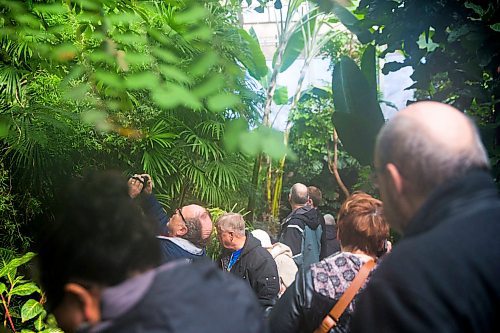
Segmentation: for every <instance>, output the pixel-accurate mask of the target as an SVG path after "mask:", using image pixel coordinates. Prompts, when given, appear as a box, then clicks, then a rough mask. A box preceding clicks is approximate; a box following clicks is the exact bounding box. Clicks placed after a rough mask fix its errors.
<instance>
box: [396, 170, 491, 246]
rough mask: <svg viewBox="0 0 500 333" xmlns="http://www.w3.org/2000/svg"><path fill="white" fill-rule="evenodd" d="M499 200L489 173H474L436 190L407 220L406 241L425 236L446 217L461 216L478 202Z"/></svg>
mask: <svg viewBox="0 0 500 333" xmlns="http://www.w3.org/2000/svg"><path fill="white" fill-rule="evenodd" d="M495 197H498V192H497V189H496V187H495V184H494V183H493V180H492V178H491V176H490V174H489V172H487V171H484V170H473V171H470V172H468V173H467V174H465V175H464V176H463V177H460V178H458V179H455V180H452V181H449V182H446V183H445V184H443V185H441V186H439V187H438V188H437V189H435V190H434V191H433V192H431V194H430V195H429V197H428V198H427V199H426V200H425V202H424V204H423V205H422V207H421V208H420V209H419V210H418V211H417V213H416V214H415V216H414V217H413V218H412V219H411V220H410V222H409V224H408V227H407V228H406V230H405V237H412V236H415V235H418V234H420V233H423V232H426V231H428V230H430V229H432V228H434V227H435V226H437V225H438V224H440V223H441V222H442V221H443V220H445V219H448V218H449V217H452V216H456V215H457V214H462V213H463V212H464V211H467V210H468V209H470V207H471V206H472V205H476V204H477V202H478V201H482V200H484V199H487V198H495ZM467 207H469V208H467Z"/></svg>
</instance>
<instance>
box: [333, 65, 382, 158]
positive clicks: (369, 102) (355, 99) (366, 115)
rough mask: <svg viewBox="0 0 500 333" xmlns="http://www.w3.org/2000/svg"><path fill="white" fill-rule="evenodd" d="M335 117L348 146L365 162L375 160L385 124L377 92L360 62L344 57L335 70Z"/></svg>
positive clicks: (338, 128)
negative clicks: (375, 150)
mask: <svg viewBox="0 0 500 333" xmlns="http://www.w3.org/2000/svg"><path fill="white" fill-rule="evenodd" d="M332 87H333V102H334V105H335V112H334V113H333V116H332V119H333V124H334V125H335V128H336V129H337V132H338V134H339V137H340V140H341V141H342V145H343V146H344V148H345V149H346V150H347V151H348V152H349V153H350V154H351V155H352V156H354V157H355V158H356V159H357V160H358V161H359V163H361V164H362V165H369V164H371V163H372V162H373V150H374V147H375V139H376V136H377V134H378V132H379V130H380V128H381V127H382V125H383V124H384V116H383V114H382V110H381V109H380V105H379V103H378V100H377V91H376V89H375V88H373V87H371V86H370V85H369V84H368V81H367V80H366V78H365V76H364V75H363V73H362V72H361V70H360V69H359V68H358V66H357V65H356V63H355V62H354V61H353V60H352V59H350V58H348V57H343V58H342V59H341V60H340V62H339V63H338V64H337V65H336V66H335V68H334V70H333V80H332Z"/></svg>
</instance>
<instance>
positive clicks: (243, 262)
mask: <svg viewBox="0 0 500 333" xmlns="http://www.w3.org/2000/svg"><path fill="white" fill-rule="evenodd" d="M231 254H232V252H231V251H227V250H224V251H223V252H222V255H221V257H220V259H219V265H220V267H221V268H223V269H227V264H228V263H229V260H230V258H231ZM231 273H232V274H234V275H236V276H238V277H240V278H242V279H244V280H247V281H248V283H249V284H250V287H251V288H252V289H253V290H254V292H255V294H256V295H257V298H258V299H259V302H260V304H261V305H262V306H263V307H264V308H269V307H272V306H273V305H274V304H275V303H276V300H277V299H278V292H279V290H280V285H279V278H278V268H277V267H276V262H275V261H274V259H273V257H272V256H271V254H270V253H269V252H268V251H267V250H266V249H264V248H263V247H262V246H261V245H260V241H259V240H258V239H257V238H255V237H254V236H252V234H251V233H246V241H245V245H243V249H242V252H241V254H240V257H239V258H238V260H237V261H236V262H235V263H234V265H233V267H232V268H231Z"/></svg>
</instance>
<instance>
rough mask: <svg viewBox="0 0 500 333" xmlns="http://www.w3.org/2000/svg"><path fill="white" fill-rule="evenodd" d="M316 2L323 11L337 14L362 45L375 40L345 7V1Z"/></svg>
mask: <svg viewBox="0 0 500 333" xmlns="http://www.w3.org/2000/svg"><path fill="white" fill-rule="evenodd" d="M315 2H317V3H318V4H319V8H320V9H321V10H322V11H325V12H328V13H333V14H335V16H337V17H338V19H339V20H340V22H342V24H343V25H344V26H345V27H346V28H347V29H349V30H350V31H351V32H352V33H353V34H355V35H356V36H357V37H358V39H359V41H360V42H361V43H363V44H366V43H369V42H370V41H371V40H373V36H372V34H371V32H370V31H369V30H368V29H365V28H363V27H361V26H360V24H359V20H358V18H357V17H356V16H354V14H353V13H351V12H350V11H349V10H348V9H347V8H345V7H344V6H343V1H339V0H315Z"/></svg>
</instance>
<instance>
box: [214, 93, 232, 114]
mask: <svg viewBox="0 0 500 333" xmlns="http://www.w3.org/2000/svg"><path fill="white" fill-rule="evenodd" d="M239 102H240V99H239V97H238V96H236V95H234V94H228V93H221V94H217V95H215V96H212V97H209V98H208V100H207V106H208V108H209V109H210V110H211V111H214V112H220V111H224V110H226V109H228V108H230V107H233V106H235V105H236V104H238V103H239Z"/></svg>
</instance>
